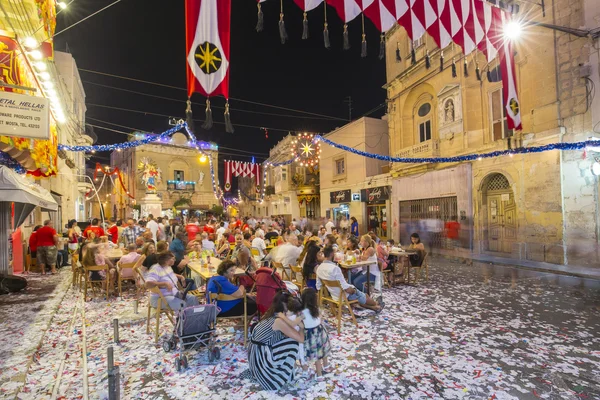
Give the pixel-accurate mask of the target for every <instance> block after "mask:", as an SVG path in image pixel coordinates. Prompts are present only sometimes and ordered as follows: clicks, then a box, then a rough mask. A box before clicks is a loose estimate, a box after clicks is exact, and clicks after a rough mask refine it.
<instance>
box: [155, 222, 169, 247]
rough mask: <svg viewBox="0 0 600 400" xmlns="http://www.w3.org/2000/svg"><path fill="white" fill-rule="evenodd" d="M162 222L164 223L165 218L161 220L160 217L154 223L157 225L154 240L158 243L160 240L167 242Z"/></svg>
mask: <svg viewBox="0 0 600 400" xmlns="http://www.w3.org/2000/svg"><path fill="white" fill-rule="evenodd" d="M163 221H166V218H165V219H164V220H163V218H162V217H158V218H157V219H156V223H157V224H158V231H156V240H157V242H160V241H161V240H167V231H166V229H165V224H164V223H163Z"/></svg>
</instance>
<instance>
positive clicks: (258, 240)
mask: <svg viewBox="0 0 600 400" xmlns="http://www.w3.org/2000/svg"><path fill="white" fill-rule="evenodd" d="M252 247H254V248H256V249H257V250H258V255H259V257H260V258H261V259H262V258H263V257H264V256H265V250H266V249H267V245H266V243H265V240H264V234H263V233H262V232H259V231H257V232H256V237H255V238H254V240H253V241H252Z"/></svg>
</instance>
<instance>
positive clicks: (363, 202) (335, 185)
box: [319, 117, 393, 238]
mask: <svg viewBox="0 0 600 400" xmlns="http://www.w3.org/2000/svg"><path fill="white" fill-rule="evenodd" d="M387 132H388V123H387V121H386V120H385V119H376V118H368V117H363V118H360V119H357V120H356V121H352V122H350V123H348V124H346V125H344V126H342V127H341V128H339V129H336V130H334V131H332V132H330V133H328V134H327V135H325V137H326V138H327V139H329V140H331V141H333V142H336V143H339V144H342V145H345V146H348V147H352V148H354V149H357V150H360V151H365V152H369V153H375V154H381V155H388V154H389V140H388V136H387ZM319 168H320V172H321V174H320V175H321V216H324V217H330V218H332V220H334V221H339V220H340V218H341V217H342V215H343V216H346V218H350V217H354V218H356V220H357V221H358V225H359V232H360V233H361V234H362V233H366V232H367V231H368V230H373V231H375V232H376V233H377V235H378V236H380V237H383V238H387V237H388V236H389V230H390V224H389V221H391V216H392V213H393V211H392V210H391V207H390V189H391V186H390V179H389V174H388V173H387V170H388V169H389V163H387V162H385V161H380V160H376V159H373V158H366V157H362V156H360V155H357V154H353V153H350V152H346V151H344V150H340V149H337V148H335V147H331V146H329V145H327V144H325V143H321V161H320V165H319Z"/></svg>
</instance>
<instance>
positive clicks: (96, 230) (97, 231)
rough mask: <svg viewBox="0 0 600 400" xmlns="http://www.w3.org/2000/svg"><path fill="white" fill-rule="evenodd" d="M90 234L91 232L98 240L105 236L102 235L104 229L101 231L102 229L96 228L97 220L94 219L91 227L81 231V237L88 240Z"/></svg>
mask: <svg viewBox="0 0 600 400" xmlns="http://www.w3.org/2000/svg"><path fill="white" fill-rule="evenodd" d="M90 232H93V233H94V235H96V236H95V237H97V238H99V237H101V236H106V234H105V233H104V229H102V227H100V226H98V218H94V219H93V220H92V225H90V226H88V227H87V228H85V230H84V231H83V236H85V237H86V238H88V239H90Z"/></svg>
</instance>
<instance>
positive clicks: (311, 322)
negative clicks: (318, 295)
mask: <svg viewBox="0 0 600 400" xmlns="http://www.w3.org/2000/svg"><path fill="white" fill-rule="evenodd" d="M302 314H304V329H311V328H316V327H317V326H319V325H321V318H319V317H317V318H313V316H312V315H310V311H308V308H305V309H304V310H302Z"/></svg>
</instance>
